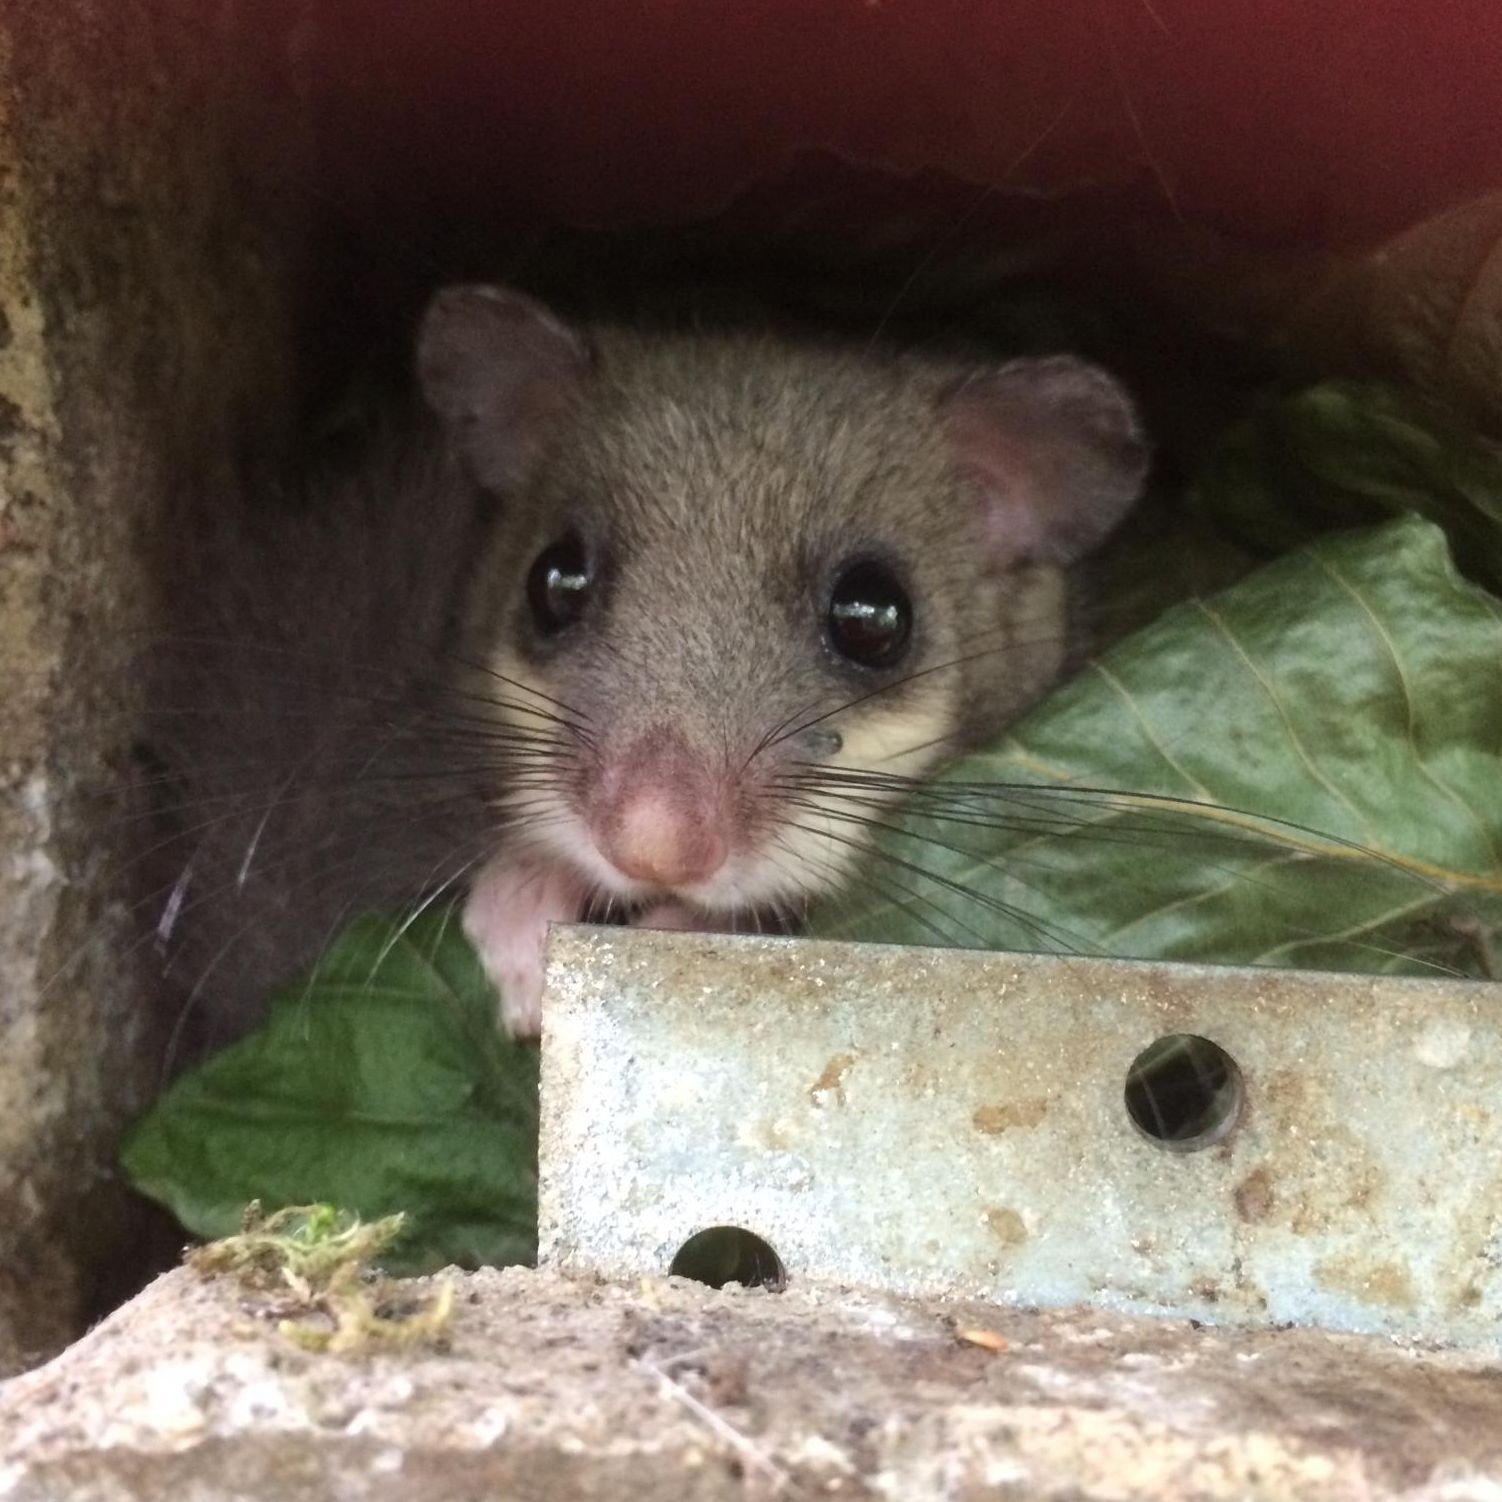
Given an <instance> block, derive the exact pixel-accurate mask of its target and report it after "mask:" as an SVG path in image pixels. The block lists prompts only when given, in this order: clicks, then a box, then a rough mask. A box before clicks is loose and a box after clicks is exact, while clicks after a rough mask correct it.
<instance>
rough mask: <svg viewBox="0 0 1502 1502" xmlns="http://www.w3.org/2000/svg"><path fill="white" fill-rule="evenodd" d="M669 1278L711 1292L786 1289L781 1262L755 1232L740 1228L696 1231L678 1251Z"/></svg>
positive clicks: (784, 1270)
mask: <svg viewBox="0 0 1502 1502" xmlns="http://www.w3.org/2000/svg"><path fill="white" fill-rule="evenodd" d="M668 1272H669V1274H671V1275H672V1276H674V1277H678V1278H692V1279H693V1280H694V1282H696V1283H707V1284H708V1285H709V1286H710V1287H711V1288H723V1287H724V1286H725V1285H726V1284H727V1283H739V1284H740V1285H741V1286H742V1287H743V1288H770V1289H771V1290H772V1291H773V1292H774V1293H775V1292H777V1291H778V1290H780V1289H783V1288H785V1287H787V1280H788V1275H787V1269H786V1268H785V1267H784V1266H783V1265H782V1258H781V1257H779V1256H778V1255H777V1253H776V1252H775V1251H773V1250H772V1245H771V1243H770V1242H768V1241H764V1240H763V1239H762V1238H761V1237H760V1236H758V1235H757V1234H756V1233H755V1232H754V1231H747V1230H745V1229H744V1228H743V1227H741V1226H709V1227H707V1228H706V1229H704V1230H702V1231H696V1232H695V1233H694V1234H693V1235H692V1236H690V1237H689V1238H688V1240H687V1241H685V1242H684V1243H683V1245H682V1246H681V1247H679V1248H678V1254H677V1256H675V1257H674V1258H673V1264H672V1266H671V1267H669V1268H668Z"/></svg>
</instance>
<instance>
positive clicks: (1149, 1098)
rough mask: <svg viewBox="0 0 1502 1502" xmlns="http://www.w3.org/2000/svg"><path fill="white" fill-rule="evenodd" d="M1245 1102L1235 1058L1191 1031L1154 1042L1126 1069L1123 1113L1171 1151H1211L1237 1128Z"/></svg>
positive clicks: (1171, 1034) (1159, 1144) (1142, 1130)
mask: <svg viewBox="0 0 1502 1502" xmlns="http://www.w3.org/2000/svg"><path fill="white" fill-rule="evenodd" d="M1245 1099H1246V1091H1245V1088H1244V1086H1243V1085H1242V1081H1241V1070H1240V1069H1239V1068H1238V1067H1237V1065H1236V1060H1235V1059H1233V1058H1232V1057H1231V1056H1230V1054H1228V1053H1227V1052H1226V1051H1225V1049H1223V1048H1222V1047H1221V1046H1220V1045H1219V1044H1218V1043H1212V1042H1211V1041H1210V1040H1209V1039H1208V1038H1201V1037H1199V1036H1198V1035H1197V1034H1194V1033H1170V1034H1169V1035H1168V1036H1167V1037H1163V1038H1159V1039H1158V1040H1157V1042H1155V1043H1152V1044H1149V1045H1148V1047H1146V1048H1144V1049H1143V1050H1142V1052H1141V1053H1140V1054H1138V1055H1137V1057H1136V1058H1135V1059H1133V1060H1132V1064H1131V1068H1129V1069H1128V1070H1127V1077H1126V1108H1127V1115H1129V1116H1130V1117H1131V1118H1132V1124H1133V1125H1134V1126H1135V1127H1136V1128H1137V1130H1138V1131H1140V1132H1141V1133H1142V1135H1143V1136H1144V1137H1147V1138H1148V1139H1149V1140H1150V1141H1152V1142H1154V1143H1156V1144H1157V1145H1158V1146H1159V1147H1165V1148H1167V1149H1168V1150H1169V1151H1170V1152H1176V1153H1193V1152H1198V1151H1200V1150H1201V1149H1202V1148H1206V1147H1213V1146H1214V1145H1215V1144H1216V1143H1217V1142H1220V1141H1221V1140H1222V1139H1223V1138H1225V1137H1226V1135H1227V1134H1228V1133H1229V1132H1230V1131H1231V1129H1232V1128H1233V1127H1234V1126H1235V1125H1236V1123H1237V1121H1238V1120H1239V1119H1240V1117H1241V1109H1242V1106H1243V1104H1244V1103H1245Z"/></svg>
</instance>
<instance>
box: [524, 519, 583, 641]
mask: <svg viewBox="0 0 1502 1502" xmlns="http://www.w3.org/2000/svg"><path fill="white" fill-rule="evenodd" d="M593 582H594V580H593V578H592V577H591V575H590V571H589V559H588V557H587V556H586V554H585V552H584V543H583V542H582V540H581V539H580V537H579V535H578V533H576V532H569V533H568V534H567V535H565V536H563V537H560V538H559V539H558V541H557V542H554V543H549V544H548V546H547V547H545V548H544V549H543V550H542V552H540V553H539V554H538V555H537V558H536V560H535V561H534V562H533V564H532V567H531V569H530V570H529V571H528V573H527V604H528V605H529V606H531V609H532V619H533V621H534V622H536V625H537V629H538V630H539V631H540V632H542V633H543V635H544V636H553V635H556V634H557V633H558V632H559V631H562V630H563V629H564V628H565V627H567V626H572V625H573V624H574V622H575V621H577V620H578V619H579V617H580V616H581V615H583V613H584V606H585V604H586V603H587V602H588V600H589V589H590V585H591V584H593Z"/></svg>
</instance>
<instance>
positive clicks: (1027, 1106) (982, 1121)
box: [970, 1096, 1048, 1137]
mask: <svg viewBox="0 0 1502 1502" xmlns="http://www.w3.org/2000/svg"><path fill="white" fill-rule="evenodd" d="M1046 1115H1048V1102H1047V1101H1046V1100H1045V1099H1044V1098H1043V1097H1042V1096H1038V1097H1036V1098H1035V1099H1033V1100H1015V1101H1008V1102H1007V1103H1006V1104H1004V1105H989V1106H977V1107H976V1108H975V1111H974V1113H973V1114H972V1115H971V1117H970V1120H971V1121H972V1122H973V1123H974V1125H975V1130H976V1131H977V1132H984V1133H985V1134H986V1136H988V1137H995V1136H998V1135H1000V1134H1001V1133H1002V1132H1006V1131H1010V1130H1011V1128H1012V1127H1034V1126H1037V1124H1038V1123H1039V1122H1040V1121H1042V1120H1043V1118H1044V1117H1045V1116H1046Z"/></svg>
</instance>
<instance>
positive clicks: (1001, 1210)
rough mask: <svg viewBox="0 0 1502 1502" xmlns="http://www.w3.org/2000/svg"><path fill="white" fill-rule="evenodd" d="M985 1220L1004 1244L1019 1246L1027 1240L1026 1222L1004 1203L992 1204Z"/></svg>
mask: <svg viewBox="0 0 1502 1502" xmlns="http://www.w3.org/2000/svg"><path fill="white" fill-rule="evenodd" d="M985 1222H986V1224H987V1225H988V1226H990V1228H991V1230H992V1231H993V1232H994V1233H995V1235H996V1239H997V1240H998V1241H1000V1242H1002V1243H1003V1244H1004V1245H1006V1246H1021V1245H1022V1243H1023V1242H1024V1241H1026V1240H1027V1222H1026V1221H1024V1220H1023V1218H1022V1217H1021V1216H1020V1215H1019V1214H1018V1213H1017V1212H1016V1211H1015V1210H1011V1209H1008V1208H1007V1206H1005V1205H993V1206H992V1207H991V1208H990V1209H989V1210H987V1211H986V1213H985Z"/></svg>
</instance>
